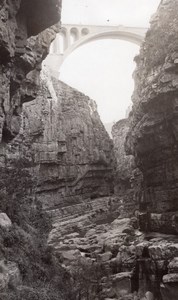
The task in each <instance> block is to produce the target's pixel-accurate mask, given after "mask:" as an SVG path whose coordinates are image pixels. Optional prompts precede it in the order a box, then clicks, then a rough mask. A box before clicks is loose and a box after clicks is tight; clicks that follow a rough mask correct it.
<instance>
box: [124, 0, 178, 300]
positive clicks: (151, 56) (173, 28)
mask: <svg viewBox="0 0 178 300" xmlns="http://www.w3.org/2000/svg"><path fill="white" fill-rule="evenodd" d="M177 5H178V1H177V0H173V1H170V0H166V1H162V2H161V4H160V6H159V8H158V12H157V13H156V14H155V15H154V16H153V18H152V20H151V28H150V30H149V31H148V32H147V35H146V39H145V42H144V43H143V46H142V47H141V51H140V55H139V56H138V57H136V63H137V69H136V71H135V73H134V78H135V83H136V86H135V91H134V94H133V110H132V113H131V114H130V117H129V122H130V129H129V132H128V133H127V137H126V152H127V154H129V155H133V156H134V158H135V162H136V166H137V167H138V168H139V169H140V171H141V173H142V176H143V181H142V185H141V186H140V189H139V193H137V202H138V203H139V211H140V214H139V227H140V229H141V230H142V231H144V232H147V233H148V232H158V237H159V238H158V240H157V239H153V244H152V243H151V244H150V241H149V242H148V241H146V242H145V243H146V244H145V245H146V248H145V250H144V255H143V257H144V258H143V265H142V266H141V268H142V270H146V271H144V272H145V279H146V281H147V287H148V286H149V290H151V289H152V291H154V293H153V294H154V296H155V298H156V299H164V300H165V299H166V300H167V299H176V298H177V293H178V291H177V271H176V258H175V257H177V233H178V221H177V213H178V198H177V195H178V151H177V134H178V132H177V128H178V126H177V119H178V118H177V92H178V84H177V82H178V81H177V73H178V68H177V66H178V64H177V59H178V51H177V50H178V43H177V36H178V30H177V28H178V13H177V10H176V9H175V7H177ZM160 233H163V234H164V235H163V236H161V235H160ZM166 234H172V235H170V236H169V235H167V236H166ZM155 255H156V256H155ZM145 258H147V262H146V260H145ZM172 260H173V261H172ZM139 261H140V260H139ZM140 263H141V264H142V260H141V262H139V264H140ZM153 263H156V265H155V268H154V267H153ZM173 265H174V266H175V268H174V267H173V268H171V266H173ZM149 266H150V267H151V266H152V267H151V269H150V267H149ZM153 270H154V271H153ZM150 276H151V277H150ZM151 278H152V279H151ZM144 282H145V280H144ZM142 286H144V284H142Z"/></svg>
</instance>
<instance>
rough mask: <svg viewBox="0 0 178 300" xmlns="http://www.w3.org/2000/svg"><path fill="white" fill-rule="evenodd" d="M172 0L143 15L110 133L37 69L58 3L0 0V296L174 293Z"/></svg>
mask: <svg viewBox="0 0 178 300" xmlns="http://www.w3.org/2000/svg"><path fill="white" fill-rule="evenodd" d="M177 4H178V0H162V1H161V3H160V5H159V7H158V11H157V13H156V14H155V15H154V16H153V18H152V19H151V23H150V29H149V30H148V32H147V34H146V38H145V41H144V42H143V44H142V46H141V49H140V54H139V55H138V56H137V57H136V58H135V61H136V64H137V67H136V70H135V73H134V80H135V90H134V94H133V97H132V101H133V107H132V111H131V112H130V114H129V117H128V119H124V120H120V121H118V122H117V123H116V124H115V125H114V126H113V128H112V135H113V139H112V140H111V139H110V137H109V135H108V134H107V132H106V130H105V128H104V125H103V124H102V122H101V120H100V117H99V114H98V112H97V106H96V103H95V102H94V101H93V100H91V99H90V98H89V97H87V96H86V95H84V94H82V93H81V92H79V91H77V90H75V89H73V88H72V87H70V86H68V85H66V84H65V83H63V82H62V81H60V80H58V79H56V78H55V77H53V76H51V74H50V71H49V70H48V69H46V68H45V67H42V62H43V61H44V60H45V58H46V57H47V55H48V53H49V47H50V44H51V42H52V41H53V40H54V39H55V36H56V34H57V33H58V32H59V31H60V25H59V21H60V13H61V5H62V1H59V0H50V1H49V0H43V1H41V0H38V1H36V2H35V1H31V2H29V1H26V0H15V1H14V0H2V1H0V14H1V29H0V32H1V35H0V54H1V55H0V59H1V74H0V78H1V92H0V95H1V98H0V103H1V106H0V107H1V110H0V116H1V118H0V128H1V130H0V138H1V142H0V168H1V170H0V299H1V300H10V299H13V300H34V299H35V300H36V299H38V300H42V299H43V300H57V299H58V300H59V299H61V300H75V299H76V300H85V299H86V300H90V299H92V300H94V299H96V300H97V299H102V300H111V299H113V300H168V299H169V300H177V295H178V235H177V234H178V199H177V197H178V196H177V189H178V151H177V148H178V144H177V143H178V142H177V130H178V123H177V122H178V121H177V103H178V100H177V91H178V42H177V41H178V40H177V36H178V12H177V10H176V7H177ZM56 24H57V25H56Z"/></svg>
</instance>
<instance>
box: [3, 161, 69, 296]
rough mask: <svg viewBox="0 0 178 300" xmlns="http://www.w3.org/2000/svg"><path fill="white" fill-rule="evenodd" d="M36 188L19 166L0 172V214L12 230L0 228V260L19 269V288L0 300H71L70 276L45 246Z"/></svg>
mask: <svg viewBox="0 0 178 300" xmlns="http://www.w3.org/2000/svg"><path fill="white" fill-rule="evenodd" d="M35 185H36V182H35V178H33V177H32V175H31V174H30V172H29V170H28V168H26V166H24V164H23V163H22V162H16V163H15V164H14V165H11V167H5V168H4V169H1V173H0V210H1V211H2V212H4V213H6V214H7V215H8V216H9V218H10V219H11V221H12V226H11V228H9V229H6V228H1V227H0V260H1V259H3V260H6V261H12V262H15V263H16V264H17V265H18V267H19V270H20V274H21V277H22V286H17V287H14V286H8V289H7V291H6V292H0V300H6V299H7V300H11V299H13V300H32V299H33V300H35V299H38V300H49V299H50V300H60V299H61V300H65V299H66V300H68V299H71V300H72V296H71V295H70V294H71V289H70V288H69V284H70V276H69V275H68V273H67V272H66V271H65V270H64V269H63V268H62V267H61V266H60V264H59V263H58V261H57V260H56V259H55V257H54V256H53V254H52V252H51V250H50V249H49V248H48V246H47V242H46V241H47V233H48V231H49V229H50V222H49V218H48V217H47V216H46V215H45V213H44V212H43V211H42V208H41V205H40V204H39V203H37V202H36V199H35V197H34V195H35V187H36V186H35Z"/></svg>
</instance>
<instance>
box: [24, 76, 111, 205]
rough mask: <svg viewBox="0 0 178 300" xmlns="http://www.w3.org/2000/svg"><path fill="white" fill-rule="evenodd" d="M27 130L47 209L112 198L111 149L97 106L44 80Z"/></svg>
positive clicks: (27, 112) (28, 108)
mask: <svg viewBox="0 0 178 300" xmlns="http://www.w3.org/2000/svg"><path fill="white" fill-rule="evenodd" d="M23 129H24V134H28V135H29V136H31V137H33V146H32V148H33V149H32V151H33V152H34V163H35V164H36V165H38V166H39V170H38V172H39V173H38V190H37V195H38V198H39V199H40V200H41V202H42V203H43V206H44V208H45V209H55V208H58V209H59V208H62V207H65V206H68V205H74V204H75V203H80V202H81V201H87V199H93V198H97V197H101V196H108V195H110V194H112V193H113V162H114V159H113V145H112V141H111V140H110V138H109V136H108V134H107V133H106V131H105V128H104V126H103V124H102V123H101V121H100V118H99V115H98V113H97V108H96V104H95V102H94V101H92V100H91V99H89V98H88V97H86V96H85V95H83V94H82V93H80V92H78V91H77V90H74V89H72V88H70V87H69V86H67V85H66V84H64V83H62V82H60V81H57V80H55V79H54V78H53V79H52V80H50V79H49V77H46V78H45V76H44V78H43V83H42V88H41V92H40V93H39V96H38V97H37V98H36V99H35V101H34V102H33V103H29V104H26V105H25V106H24V124H23Z"/></svg>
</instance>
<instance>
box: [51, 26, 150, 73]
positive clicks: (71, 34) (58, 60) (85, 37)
mask: <svg viewBox="0 0 178 300" xmlns="http://www.w3.org/2000/svg"><path fill="white" fill-rule="evenodd" d="M146 30H147V29H146V28H136V27H125V26H108V27H106V26H103V27H102V26H88V27H87V26H77V25H76V26H75V25H73V26H72V25H70V26H69V25H66V26H63V27H62V29H61V31H62V33H63V36H64V45H65V46H64V49H65V51H64V52H63V53H62V54H61V53H60V54H59V53H56V52H55V47H54V46H53V44H52V46H51V51H50V55H49V56H48V57H47V60H46V62H47V63H46V64H47V65H48V66H49V67H50V69H52V71H54V72H55V74H57V73H59V69H60V67H61V65H62V64H63V62H64V61H65V59H66V58H67V57H68V56H69V55H70V54H71V53H72V52H73V51H75V50H76V49H77V48H79V47H81V46H82V45H85V44H88V43H90V42H93V41H97V40H102V39H120V40H125V41H128V42H131V43H134V44H136V45H139V46H140V45H141V43H142V42H143V40H144V37H145V33H146ZM53 43H56V40H55V41H54V42H53ZM66 45H67V46H66Z"/></svg>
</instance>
